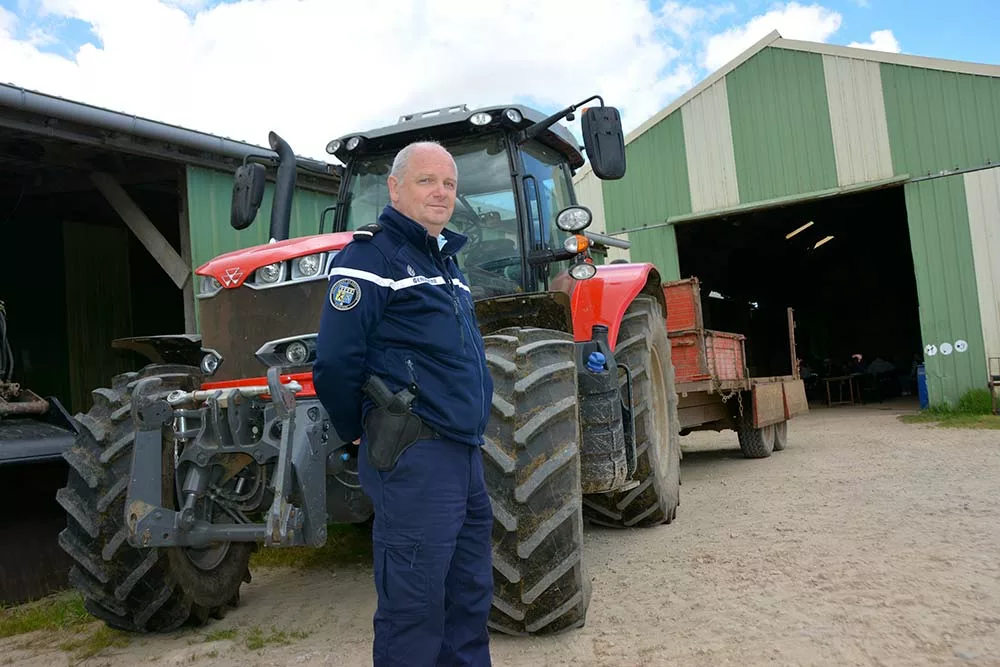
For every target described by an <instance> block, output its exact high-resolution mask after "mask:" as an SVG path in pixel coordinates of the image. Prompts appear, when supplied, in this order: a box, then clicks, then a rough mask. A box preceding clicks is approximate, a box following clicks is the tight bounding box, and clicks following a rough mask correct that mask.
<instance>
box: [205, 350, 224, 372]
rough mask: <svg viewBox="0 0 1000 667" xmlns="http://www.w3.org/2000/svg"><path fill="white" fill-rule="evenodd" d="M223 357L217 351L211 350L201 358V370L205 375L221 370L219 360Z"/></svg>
mask: <svg viewBox="0 0 1000 667" xmlns="http://www.w3.org/2000/svg"><path fill="white" fill-rule="evenodd" d="M221 360H222V359H221V358H220V357H219V355H218V354H217V353H216V352H209V353H208V354H206V355H205V356H204V357H202V358H201V372H202V373H204V374H205V375H214V374H215V371H217V370H219V362H220V361H221Z"/></svg>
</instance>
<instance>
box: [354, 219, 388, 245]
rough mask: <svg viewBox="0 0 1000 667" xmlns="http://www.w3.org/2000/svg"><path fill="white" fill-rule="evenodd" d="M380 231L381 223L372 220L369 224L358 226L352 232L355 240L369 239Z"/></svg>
mask: <svg viewBox="0 0 1000 667" xmlns="http://www.w3.org/2000/svg"><path fill="white" fill-rule="evenodd" d="M380 231H382V225H380V224H378V223H377V222H373V223H371V224H370V225H364V226H363V227H358V229H357V230H356V231H355V232H354V240H355V241H371V240H372V237H373V236H375V235H376V234H378V233H379V232H380Z"/></svg>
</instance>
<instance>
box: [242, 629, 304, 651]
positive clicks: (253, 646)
mask: <svg viewBox="0 0 1000 667" xmlns="http://www.w3.org/2000/svg"><path fill="white" fill-rule="evenodd" d="M308 636H309V633H308V632H300V631H297V630H293V631H291V632H285V631H284V630H275V629H274V628H273V627H272V628H271V634H267V635H265V634H264V631H263V630H261V629H260V628H259V627H253V628H250V629H249V630H248V631H247V638H246V645H247V648H248V649H250V650H251V651H258V650H260V649H262V648H264V647H265V646H269V645H270V646H287V645H289V644H291V643H292V640H293V639H305V638H306V637H308Z"/></svg>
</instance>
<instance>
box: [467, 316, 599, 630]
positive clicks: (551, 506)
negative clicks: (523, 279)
mask: <svg viewBox="0 0 1000 667" xmlns="http://www.w3.org/2000/svg"><path fill="white" fill-rule="evenodd" d="M483 343H484V345H485V348H486V361H487V364H488V365H489V369H490V374H491V375H492V377H493V382H494V392H493V406H492V412H491V417H490V420H489V424H488V426H487V429H486V436H485V439H486V443H485V445H484V446H483V462H484V468H485V475H486V484H487V487H488V489H489V494H490V500H491V501H492V505H493V515H494V521H493V574H494V577H493V578H494V594H493V608H492V610H491V613H490V619H489V627H490V628H492V629H494V630H497V631H499V632H503V633H506V634H512V635H527V634H531V635H543V634H552V633H556V632H560V631H563V630H568V629H571V628H577V627H582V626H583V624H584V622H585V620H586V615H587V606H588V604H589V602H590V581H589V579H588V578H587V575H586V572H585V570H584V564H583V515H582V510H581V502H580V501H581V482H580V475H581V472H580V447H579V443H580V418H579V409H578V404H577V377H576V361H575V346H574V343H573V337H572V336H571V335H569V334H567V333H563V332H561V331H552V330H548V329H530V328H528V329H521V328H510V329H503V330H501V331H498V332H496V333H495V334H492V335H488V336H485V337H484V338H483Z"/></svg>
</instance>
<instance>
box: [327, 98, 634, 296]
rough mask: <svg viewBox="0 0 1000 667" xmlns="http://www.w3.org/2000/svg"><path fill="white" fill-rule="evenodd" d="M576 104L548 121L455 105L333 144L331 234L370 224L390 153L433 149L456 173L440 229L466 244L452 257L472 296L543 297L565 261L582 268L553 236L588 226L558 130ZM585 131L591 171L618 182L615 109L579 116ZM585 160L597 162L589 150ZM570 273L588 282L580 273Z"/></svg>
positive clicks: (580, 259) (620, 152)
mask: <svg viewBox="0 0 1000 667" xmlns="http://www.w3.org/2000/svg"><path fill="white" fill-rule="evenodd" d="M577 106H578V105H573V106H572V107H569V108H567V109H563V110H561V111H560V112H558V113H556V114H553V115H552V116H548V117H546V116H543V115H542V114H541V113H539V112H538V111H535V110H534V109H530V108H527V107H524V106H517V105H515V106H504V107H485V108H479V109H471V110H470V109H469V108H468V107H467V106H465V105H460V106H453V107H446V108H442V109H434V110H431V111H426V112H422V113H418V114H409V115H405V116H401V117H400V118H399V121H398V122H397V123H396V124H394V125H390V126H387V127H382V128H378V129H374V130H369V131H366V132H360V133H351V134H347V135H344V136H342V137H340V138H337V139H334V140H332V141H331V142H330V143H329V144H327V152H328V153H330V154H331V155H334V156H335V157H337V158H338V159H340V160H341V161H342V162H343V163H344V165H345V168H344V173H343V177H342V184H341V190H340V195H339V197H338V204H337V206H336V208H335V215H334V223H333V229H334V231H352V230H355V229H358V228H359V227H361V226H363V225H366V224H370V223H372V222H375V221H376V220H377V218H378V216H379V214H380V213H381V212H382V209H383V208H384V206H385V205H386V204H387V203H388V202H389V190H388V185H387V184H386V179H387V177H388V175H389V171H390V169H391V168H392V162H393V158H394V157H395V155H396V153H398V152H399V151H400V150H401V149H402V148H403V147H405V146H406V145H407V144H409V143H411V142H414V141H422V140H432V141H437V142H438V143H440V144H441V145H443V146H444V147H445V148H446V149H447V150H448V151H449V152H450V153H451V154H452V156H453V157H454V158H455V162H456V165H457V167H458V196H457V200H456V204H455V212H454V214H453V216H452V219H451V222H450V223H449V225H448V228H449V229H451V230H453V231H456V232H459V233H461V234H464V235H465V236H467V237H468V238H469V242H468V243H467V244H466V246H465V247H464V248H463V249H462V251H461V252H460V253H459V255H458V257H457V259H458V262H459V266H460V268H461V269H462V271H463V272H464V273H465V275H466V278H467V279H468V281H469V285H470V288H471V291H472V296H473V298H474V299H476V300H481V299H489V298H494V297H500V296H507V295H512V294H518V293H525V292H537V291H546V290H548V289H549V287H550V284H551V282H552V280H553V279H554V278H555V277H556V276H557V275H559V274H560V273H563V272H565V271H567V270H568V269H569V268H570V267H571V264H572V263H586V259H585V258H586V255H585V254H584V255H581V254H580V253H578V252H577V251H576V250H575V249H574V250H573V251H570V250H568V249H567V248H566V247H564V239H563V236H564V234H562V233H560V232H561V231H562V232H566V231H582V229H583V228H584V227H586V225H587V224H589V222H590V212H589V210H587V209H586V208H585V207H579V206H578V205H577V200H576V195H575V193H574V191H573V182H572V177H573V173H574V170H576V169H578V168H579V167H581V166H583V164H584V158H583V155H582V153H581V151H580V149H581V147H580V146H579V144H578V143H577V141H576V139H575V138H574V137H573V135H572V134H571V133H570V132H569V131H568V130H567V129H566V128H565V127H563V126H562V125H559V124H558V121H559V120H560V119H562V118H564V117H569V118H572V117H573V112H574V111H575V109H576V108H577ZM583 125H584V134H585V141H586V142H587V143H588V144H590V145H593V146H595V147H597V148H595V149H594V154H596V156H597V160H598V161H599V162H600V164H598V165H596V166H598V167H601V170H600V171H599V172H598V173H599V174H601V173H603V174H604V175H605V176H606V177H611V178H615V177H620V175H621V173H623V172H624V140H623V138H622V134H621V123H620V120H619V118H618V113H617V110H616V109H614V108H612V107H605V106H600V107H595V108H592V109H587V110H585V111H584V118H583ZM588 148H589V146H588ZM588 156H590V157H591V161H592V162H594V161H595V158H594V156H593V155H592V154H591V153H590V152H589V151H588ZM560 214H563V215H562V220H563V222H562V223H561V225H560V223H559V222H558V221H559V220H560ZM574 274H577V275H578V276H579V277H587V276H588V275H592V273H591V272H590V271H589V270H588V267H581V268H580V269H578V270H577V271H574Z"/></svg>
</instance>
